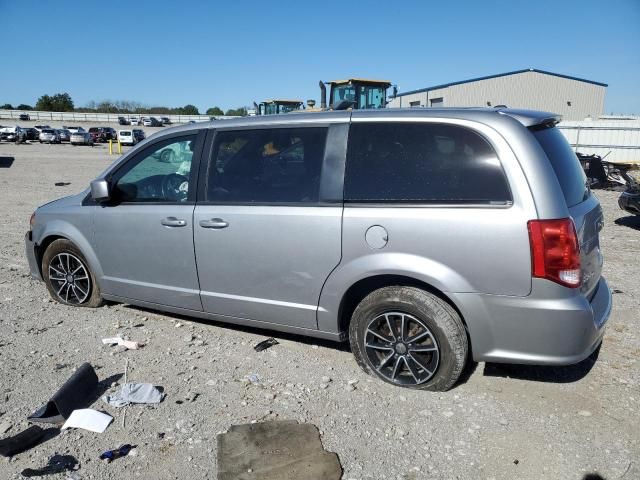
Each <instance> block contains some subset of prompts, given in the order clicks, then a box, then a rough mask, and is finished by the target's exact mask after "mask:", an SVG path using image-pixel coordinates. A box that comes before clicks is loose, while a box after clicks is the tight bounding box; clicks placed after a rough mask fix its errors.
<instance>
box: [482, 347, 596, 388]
mask: <svg viewBox="0 0 640 480" xmlns="http://www.w3.org/2000/svg"><path fill="white" fill-rule="evenodd" d="M599 354H600V347H598V348H597V349H596V350H595V352H593V353H592V354H591V355H590V356H588V357H587V358H585V359H584V360H583V361H581V362H580V363H576V364H575V365H567V366H562V367H550V366H544V365H516V364H507V363H486V364H485V366H484V371H483V375H484V376H485V377H503V378H515V379H518V380H529V381H532V382H545V383H573V382H577V381H578V380H581V379H583V378H584V377H586V376H587V374H588V373H589V372H590V371H591V369H592V368H593V366H594V365H595V364H596V361H597V360H598V355H599Z"/></svg>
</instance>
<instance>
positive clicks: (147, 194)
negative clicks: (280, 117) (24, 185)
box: [94, 132, 205, 310]
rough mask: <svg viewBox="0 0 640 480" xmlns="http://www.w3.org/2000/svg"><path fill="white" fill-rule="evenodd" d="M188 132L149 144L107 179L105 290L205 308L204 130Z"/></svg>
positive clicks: (101, 246)
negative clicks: (200, 183) (200, 185)
mask: <svg viewBox="0 0 640 480" xmlns="http://www.w3.org/2000/svg"><path fill="white" fill-rule="evenodd" d="M188 133H191V134H186V135H185V134H182V135H180V136H174V137H171V138H170V139H166V140H162V141H160V142H156V143H154V144H152V145H150V146H148V147H147V148H145V149H143V150H142V151H141V152H140V153H138V154H137V155H135V156H134V157H132V158H131V159H130V160H128V161H127V162H126V163H125V164H124V165H122V167H121V168H119V169H118V170H117V171H116V172H115V173H114V175H113V177H112V178H111V179H110V184H111V196H112V201H110V202H109V204H106V205H102V206H99V207H98V208H97V209H96V213H95V217H94V228H95V239H96V249H97V253H98V258H99V260H100V264H101V266H102V271H103V275H104V276H103V277H102V278H101V280H100V283H101V287H102V290H103V293H104V294H106V295H114V296H117V297H120V298H124V299H132V300H141V301H145V302H150V303H154V304H158V305H166V306H172V307H180V308H186V309H190V310H202V304H201V303H200V296H199V285H198V275H197V270H196V264H195V258H194V252H193V223H192V218H193V210H194V203H195V190H196V189H195V187H194V188H193V189H192V188H191V185H195V183H196V182H195V178H196V172H194V170H195V167H194V168H193V169H192V168H191V167H192V160H193V159H194V156H196V153H197V152H199V150H201V147H200V145H201V144H202V143H203V140H204V135H205V133H204V132H202V133H201V134H200V137H198V135H196V134H193V133H192V132H188ZM196 158H197V156H196ZM193 163H194V165H195V162H193Z"/></svg>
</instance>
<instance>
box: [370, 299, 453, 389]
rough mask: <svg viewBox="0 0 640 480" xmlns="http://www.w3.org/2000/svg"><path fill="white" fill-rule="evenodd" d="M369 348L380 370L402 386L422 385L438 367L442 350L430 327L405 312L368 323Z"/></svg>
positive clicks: (372, 360)
mask: <svg viewBox="0 0 640 480" xmlns="http://www.w3.org/2000/svg"><path fill="white" fill-rule="evenodd" d="M364 343H365V351H366V355H367V358H368V359H369V362H370V363H371V365H372V366H373V368H374V369H375V370H376V372H377V373H378V374H379V375H380V376H382V377H383V378H385V379H386V380H388V381H389V382H392V383H396V384H399V385H406V386H411V385H420V384H422V383H425V382H427V381H428V380H429V379H430V378H431V377H433V375H434V374H435V373H436V370H437V369H438V363H439V361H440V349H439V348H438V344H437V342H436V338H435V336H434V335H433V333H432V332H431V330H429V327H427V325H426V324H425V323H424V322H423V321H422V320H420V319H418V318H417V317H415V316H413V315H409V314H407V313H403V312H387V313H383V314H382V315H379V316H377V317H375V318H374V319H373V320H371V321H370V322H369V324H368V325H367V330H366V333H365V338H364Z"/></svg>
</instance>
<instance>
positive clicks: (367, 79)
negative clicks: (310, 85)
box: [327, 78, 391, 85]
mask: <svg viewBox="0 0 640 480" xmlns="http://www.w3.org/2000/svg"><path fill="white" fill-rule="evenodd" d="M351 82H360V83H374V84H385V85H391V82H390V81H389V80H372V79H370V78H347V79H346V80H331V81H330V82H327V83H330V84H334V85H344V84H346V83H351Z"/></svg>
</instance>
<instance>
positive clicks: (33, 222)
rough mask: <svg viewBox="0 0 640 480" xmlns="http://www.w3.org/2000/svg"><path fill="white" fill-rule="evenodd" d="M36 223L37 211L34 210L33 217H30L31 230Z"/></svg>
mask: <svg viewBox="0 0 640 480" xmlns="http://www.w3.org/2000/svg"><path fill="white" fill-rule="evenodd" d="M35 224H36V212H33V213H32V214H31V218H30V219H29V230H32V229H33V226H34V225H35Z"/></svg>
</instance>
